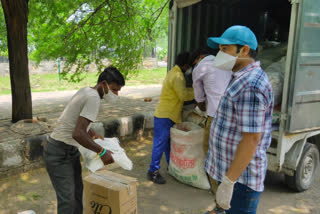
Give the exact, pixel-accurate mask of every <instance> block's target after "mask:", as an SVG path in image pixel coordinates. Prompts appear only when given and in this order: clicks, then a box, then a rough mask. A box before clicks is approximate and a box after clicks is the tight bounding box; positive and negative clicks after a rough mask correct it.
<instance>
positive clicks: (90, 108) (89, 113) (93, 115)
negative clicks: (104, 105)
mask: <svg viewBox="0 0 320 214" xmlns="http://www.w3.org/2000/svg"><path fill="white" fill-rule="evenodd" d="M99 109H100V99H99V98H98V97H96V96H89V97H88V98H87V101H86V102H85V104H84V106H83V108H82V110H81V112H80V116H81V117H84V118H87V119H88V120H90V121H91V122H94V121H95V120H96V119H97V116H98V113H99Z"/></svg>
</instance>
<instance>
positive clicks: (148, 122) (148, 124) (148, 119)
mask: <svg viewBox="0 0 320 214" xmlns="http://www.w3.org/2000/svg"><path fill="white" fill-rule="evenodd" d="M153 120H154V112H146V113H144V128H145V129H153Z"/></svg>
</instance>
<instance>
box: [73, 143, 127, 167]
mask: <svg viewBox="0 0 320 214" xmlns="http://www.w3.org/2000/svg"><path fill="white" fill-rule="evenodd" d="M94 141H95V142H96V143H97V144H99V145H100V146H102V147H103V148H105V149H107V150H109V151H111V152H113V154H112V158H113V160H114V163H115V164H118V165H119V166H120V167H122V168H123V169H126V170H132V162H131V160H130V159H129V158H128V157H127V155H126V152H125V151H124V149H123V148H121V146H120V143H119V140H118V138H104V140H101V139H96V140H94ZM79 151H80V153H81V155H82V157H83V159H84V163H85V167H86V168H88V169H89V170H90V171H91V172H95V171H97V170H98V169H101V168H102V167H103V166H104V164H103V162H102V160H101V158H100V157H98V158H96V156H97V154H96V153H95V152H93V151H91V150H89V149H86V148H84V147H83V146H80V147H79Z"/></svg>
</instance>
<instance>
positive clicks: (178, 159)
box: [169, 122, 210, 189]
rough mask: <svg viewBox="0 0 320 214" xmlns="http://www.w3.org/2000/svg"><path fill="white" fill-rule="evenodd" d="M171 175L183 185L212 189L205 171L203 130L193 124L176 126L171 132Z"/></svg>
mask: <svg viewBox="0 0 320 214" xmlns="http://www.w3.org/2000/svg"><path fill="white" fill-rule="evenodd" d="M170 139H171V151H170V163H169V174H171V175H172V176H173V177H175V178H176V179H177V180H179V181H180V182H182V183H185V184H188V185H191V186H194V187H198V188H200V189H210V183H209V181H208V177H207V175H206V173H205V170H204V161H205V155H204V152H203V146H202V143H203V129H202V128H201V127H200V126H198V125H196V124H194V123H191V122H183V123H180V124H176V125H174V126H173V127H172V128H171V130H170Z"/></svg>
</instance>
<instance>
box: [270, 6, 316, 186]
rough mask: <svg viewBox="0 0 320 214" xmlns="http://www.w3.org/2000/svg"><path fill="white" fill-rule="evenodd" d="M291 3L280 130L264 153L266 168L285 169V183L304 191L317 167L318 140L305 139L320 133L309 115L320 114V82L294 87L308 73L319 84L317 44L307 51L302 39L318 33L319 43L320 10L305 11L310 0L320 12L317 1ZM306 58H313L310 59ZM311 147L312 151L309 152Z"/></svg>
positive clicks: (302, 80) (282, 170)
mask: <svg viewBox="0 0 320 214" xmlns="http://www.w3.org/2000/svg"><path fill="white" fill-rule="evenodd" d="M307 1H309V2H307ZM291 3H292V9H291V23H290V32H289V41H288V49H287V58H286V70H285V79H284V87H283V92H282V105H281V114H280V127H279V131H276V132H272V138H273V140H275V141H276V142H275V145H276V146H272V145H271V147H270V148H269V149H268V153H267V155H268V169H269V170H271V171H275V172H284V173H285V174H286V181H287V183H288V185H289V186H290V187H292V188H293V189H295V190H297V191H303V190H306V189H308V188H309V187H310V186H311V184H312V181H313V179H314V177H315V175H317V170H318V169H319V143H320V142H317V143H318V145H315V144H310V142H308V140H309V139H310V138H311V137H313V136H318V135H320V131H319V126H320V118H319V116H320V115H319V116H318V115H317V114H315V115H312V113H317V112H318V113H319V110H318V109H319V107H320V106H319V101H320V100H319V97H320V96H319V95H320V91H319V90H317V88H319V89H320V84H318V85H313V86H311V87H308V89H305V88H303V87H298V88H295V87H294V86H295V85H296V84H297V83H298V84H299V83H300V85H302V84H308V82H307V81H306V80H305V79H304V78H303V77H306V76H308V75H314V77H313V78H316V79H317V80H318V82H319V83H320V81H319V80H320V75H319V74H316V73H314V72H316V71H317V72H318V73H320V44H314V45H316V46H318V51H319V52H318V53H314V52H309V53H308V52H307V51H306V50H305V48H304V47H303V45H305V44H304V41H303V40H306V39H309V38H310V37H311V38H312V39H313V41H314V38H315V37H316V36H317V35H318V36H319V37H318V41H319V42H320V13H318V14H316V13H314V14H310V13H311V12H308V11H307V9H308V8H307V7H310V3H311V4H314V5H313V6H314V7H316V8H318V9H319V11H320V2H319V1H318V2H316V1H310V0H292V1H291ZM306 4H309V5H306ZM308 13H309V14H308ZM308 15H313V16H318V17H319V19H318V20H319V23H311V22H308V20H307V17H306V16H308ZM305 28H315V29H316V30H314V31H315V32H314V34H311V35H310V34H308V35H306V29H305ZM317 28H319V29H317ZM311 33H312V31H311ZM303 49H304V50H303ZM308 57H311V58H312V59H311V60H310V59H308ZM298 72H301V73H303V72H304V75H301V74H300V73H299V74H298ZM310 88H312V90H310ZM304 105H308V106H307V107H306V106H304ZM304 108H306V109H304ZM308 110H313V112H308ZM317 110H318V111H317ZM295 114H299V120H300V121H297V119H295V116H296V115H295ZM303 116H304V117H305V118H304V119H305V120H309V119H310V116H311V117H318V118H316V119H313V121H314V122H312V123H311V124H310V125H309V124H308V125H305V124H303V123H304V121H301V120H302V118H303ZM316 120H318V121H319V122H318V121H316ZM295 123H299V124H295ZM310 150H312V152H311V153H310Z"/></svg>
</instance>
